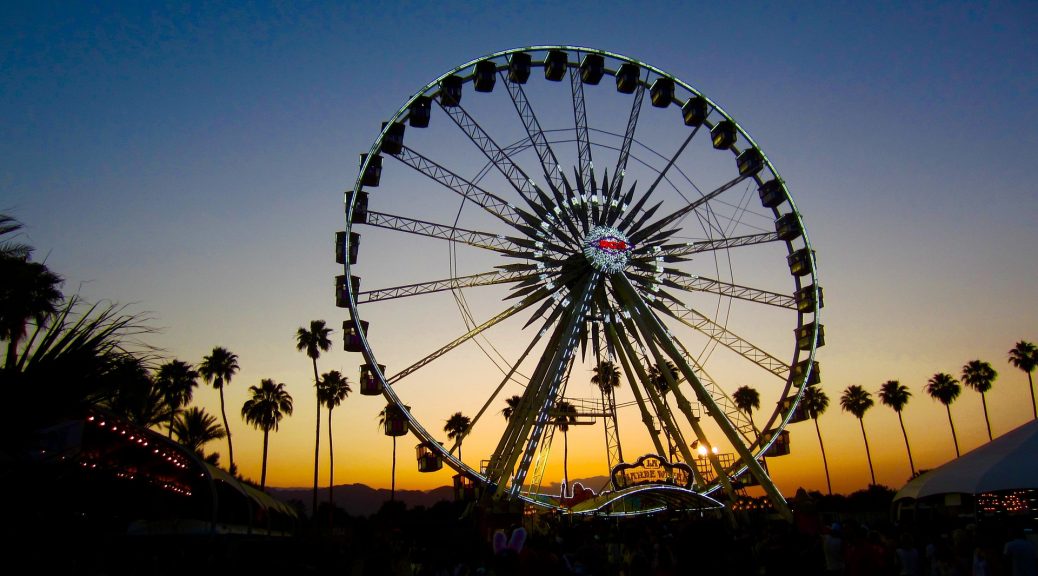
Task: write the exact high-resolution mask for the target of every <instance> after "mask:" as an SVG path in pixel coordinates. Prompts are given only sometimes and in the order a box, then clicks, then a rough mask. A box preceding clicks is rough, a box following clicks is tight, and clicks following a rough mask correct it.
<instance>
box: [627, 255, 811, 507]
mask: <svg viewBox="0 0 1038 576" xmlns="http://www.w3.org/2000/svg"><path fill="white" fill-rule="evenodd" d="M612 280H613V285H614V286H615V287H616V288H617V290H618V292H619V294H620V295H621V297H622V298H623V300H625V303H626V304H627V305H629V306H631V308H632V310H631V311H632V316H633V317H634V318H635V319H636V320H638V322H639V323H640V324H641V327H642V329H643V330H647V331H648V332H647V333H646V336H647V337H648V336H654V337H655V338H654V339H655V341H656V342H658V343H659V345H660V347H661V348H663V351H664V352H666V353H667V355H668V356H670V358H671V360H672V361H673V362H674V363H675V364H676V365H677V366H678V368H679V369H680V370H681V372H682V374H683V375H684V376H685V379H686V380H687V381H688V383H689V384H690V385H692V388H693V390H695V391H696V396H697V398H698V399H699V402H700V403H701V404H702V405H703V406H704V407H705V408H706V409H707V413H708V414H710V415H711V416H712V417H713V418H714V420H715V421H716V422H717V424H718V426H719V427H720V428H721V431H722V432H723V433H724V435H725V436H726V437H727V438H728V441H729V442H731V444H732V446H733V447H734V448H735V451H736V452H737V453H738V454H739V457H740V458H741V459H742V461H743V463H745V464H746V466H747V467H748V468H749V470H750V473H752V474H753V476H754V478H756V479H757V481H758V482H760V485H761V487H762V488H764V492H765V493H766V494H767V495H768V498H769V499H770V500H771V503H772V505H773V506H774V507H775V509H776V510H777V511H778V512H779V514H781V515H782V516H783V517H784V518H786V519H787V520H790V521H792V519H793V513H792V512H791V511H790V509H789V505H788V504H787V503H786V499H785V498H784V497H783V496H782V493H781V492H779V490H778V487H777V486H775V483H774V482H772V481H771V477H770V476H768V474H767V472H765V471H764V469H763V468H761V465H760V463H759V462H757V460H756V459H755V458H754V457H753V454H751V453H750V450H749V448H747V447H746V445H745V444H744V443H743V442H742V439H741V438H740V437H739V433H738V432H737V431H736V430H735V427H734V426H733V425H732V423H731V422H729V421H728V419H727V418H726V417H725V415H724V412H722V411H721V409H720V407H718V405H717V403H716V402H714V399H713V398H712V397H711V396H710V394H709V393H707V391H706V388H704V387H703V384H702V383H701V382H700V381H699V378H697V377H696V375H695V373H694V372H693V371H692V369H691V368H689V367H688V364H686V363H685V360H684V358H682V356H681V352H680V351H679V350H678V349H677V346H675V345H674V342H672V341H671V339H670V335H669V334H668V333H667V330H666V329H665V328H664V327H663V325H662V324H661V323H660V321H659V319H658V318H657V317H656V315H655V314H653V313H652V311H651V310H650V309H649V307H648V306H647V305H646V304H645V302H644V301H643V300H642V299H641V298H640V297H639V296H638V294H637V292H636V291H635V289H634V286H632V285H631V282H630V281H629V280H628V279H627V277H626V276H625V275H624V274H623V273H622V272H621V273H618V274H614V275H613V276H612ZM647 340H648V341H649V342H651V341H652V340H651V339H648V338H647ZM699 432H700V431H699V430H696V433H697V434H699ZM727 477H728V476H727V474H725V473H724V472H723V471H722V472H721V473H720V478H721V479H722V481H724V480H726V479H727ZM729 485H730V483H729Z"/></svg>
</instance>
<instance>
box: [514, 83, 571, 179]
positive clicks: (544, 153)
mask: <svg viewBox="0 0 1038 576" xmlns="http://www.w3.org/2000/svg"><path fill="white" fill-rule="evenodd" d="M500 74H501V79H502V80H503V81H504V85H505V87H506V88H508V95H509V96H510V97H511V99H512V104H513V105H514V106H515V111H516V113H518V114H519V120H521V121H522V123H523V127H524V128H526V134H527V136H529V137H530V142H532V143H533V147H534V149H535V150H536V151H537V158H539V159H540V161H541V169H542V170H544V177H545V178H547V179H548V182H549V183H550V184H551V185H552V186H555V187H556V188H559V189H560V190H561V189H562V172H561V170H560V169H559V161H558V159H557V158H556V157H555V152H553V151H552V149H551V145H550V144H548V139H547V138H545V137H544V130H542V129H541V123H540V122H539V121H538V120H537V115H536V114H535V113H534V111H533V107H532V106H530V101H529V100H528V99H527V98H526V91H525V90H523V85H522V84H519V83H518V82H511V81H510V80H508V77H507V75H506V74H505V73H504V71H502V72H500Z"/></svg>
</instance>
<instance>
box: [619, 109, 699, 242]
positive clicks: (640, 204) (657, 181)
mask: <svg viewBox="0 0 1038 576" xmlns="http://www.w3.org/2000/svg"><path fill="white" fill-rule="evenodd" d="M698 132H699V127H698V126H696V127H695V128H693V129H692V131H691V132H689V133H688V136H686V137H685V140H684V141H683V142H682V143H681V146H678V149H677V151H676V152H674V154H673V155H672V156H671V157H670V159H669V160H668V161H667V164H666V165H665V166H664V167H663V170H660V173H659V174H657V175H656V179H655V180H654V181H653V182H652V185H651V186H649V188H648V189H647V190H646V191H645V193H644V194H642V196H641V198H640V199H639V200H638V203H637V204H636V205H635V207H634V209H633V210H631V211H630V212H629V213H628V214H627V216H626V217H624V219H623V221H621V223H620V224H619V226H618V227H619V228H620V229H621V230H623V229H625V228H627V227H628V226H631V222H633V221H634V218H635V217H637V216H638V215H639V213H640V211H641V209H642V207H643V206H644V205H645V203H646V202H647V201H648V200H649V197H650V196H652V193H653V192H654V191H655V190H656V187H657V186H659V185H660V182H662V181H663V180H664V179H665V178H666V177H667V172H669V171H670V169H671V167H672V166H674V163H675V162H677V160H678V158H679V157H680V156H681V153H682V152H684V151H685V148H687V147H688V144H689V143H690V142H692V139H693V138H695V137H696V134H697V133H698ZM654 211H655V210H653V212H654ZM619 216H620V213H619V212H618V213H617V214H616V216H614V217H613V219H612V221H611V223H610V225H612V222H615V220H616V218H617V217H619ZM651 216H652V212H648V211H647V212H645V213H643V214H641V218H640V219H639V220H638V222H637V223H636V224H634V225H633V226H632V227H631V230H630V231H629V232H628V234H633V233H635V232H637V231H638V229H639V228H640V227H641V225H642V224H643V223H644V222H645V221H646V220H648V219H649V218H650V217H651Z"/></svg>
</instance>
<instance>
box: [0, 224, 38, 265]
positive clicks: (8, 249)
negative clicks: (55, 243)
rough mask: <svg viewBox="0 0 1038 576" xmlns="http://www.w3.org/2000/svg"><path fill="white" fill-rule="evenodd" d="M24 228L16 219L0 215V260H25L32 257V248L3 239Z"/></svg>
mask: <svg viewBox="0 0 1038 576" xmlns="http://www.w3.org/2000/svg"><path fill="white" fill-rule="evenodd" d="M22 228H24V226H23V225H22V223H21V222H19V221H18V219H17V218H15V217H13V216H10V215H7V214H0V259H17V260H27V259H28V258H29V256H30V255H32V250H33V249H32V246H29V245H28V244H22V243H21V242H16V241H13V240H7V239H3V238H4V236H7V235H9V234H14V233H15V232H18V231H19V230H21V229H22Z"/></svg>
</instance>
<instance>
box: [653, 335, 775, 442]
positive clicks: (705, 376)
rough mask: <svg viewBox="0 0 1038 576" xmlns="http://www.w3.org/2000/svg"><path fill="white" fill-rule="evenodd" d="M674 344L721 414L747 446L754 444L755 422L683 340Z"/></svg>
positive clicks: (675, 341)
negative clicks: (691, 352)
mask: <svg viewBox="0 0 1038 576" xmlns="http://www.w3.org/2000/svg"><path fill="white" fill-rule="evenodd" d="M674 343H675V344H676V345H677V348H678V349H679V350H680V352H681V357H682V358H683V359H684V360H685V363H686V364H688V366H689V368H691V369H692V371H693V372H695V374H696V376H697V377H698V378H699V382H700V383H701V384H702V385H703V388H704V389H705V390H706V392H707V394H709V395H710V398H712V399H713V400H714V402H715V403H716V404H717V406H718V407H719V408H720V409H721V412H722V413H724V415H725V417H727V418H728V421H729V422H731V423H732V425H733V426H735V429H736V430H737V431H738V432H739V434H741V435H742V437H743V440H745V441H746V445H747V446H749V445H751V444H753V442H754V441H755V437H756V433H757V430H756V429H754V425H753V422H752V421H750V419H749V417H747V416H746V413H745V412H743V411H742V410H739V407H738V406H736V405H735V402H733V401H732V399H731V398H730V397H729V396H728V394H726V393H725V391H724V390H722V389H721V387H720V386H718V385H717V382H715V381H714V379H713V378H712V377H711V376H710V374H709V373H708V372H707V371H706V368H705V367H704V366H703V365H702V364H700V363H699V362H697V361H696V359H695V358H694V357H693V356H692V355H691V354H689V352H688V349H687V348H685V345H684V344H683V343H682V342H681V340H678V339H677V338H675V339H674Z"/></svg>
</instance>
